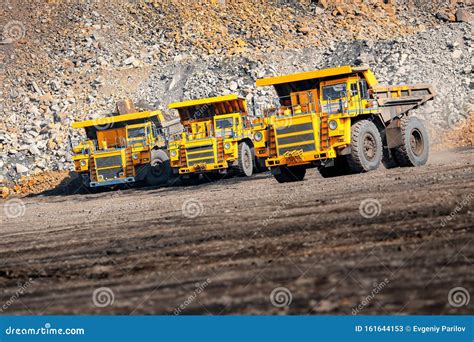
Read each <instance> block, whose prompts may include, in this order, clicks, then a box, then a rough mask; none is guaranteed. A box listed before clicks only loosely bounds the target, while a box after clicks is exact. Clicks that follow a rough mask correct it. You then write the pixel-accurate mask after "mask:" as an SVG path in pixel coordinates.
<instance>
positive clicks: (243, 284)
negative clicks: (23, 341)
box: [0, 149, 474, 314]
mask: <svg viewBox="0 0 474 342" xmlns="http://www.w3.org/2000/svg"><path fill="white" fill-rule="evenodd" d="M473 163H474V150H473V149H467V150H458V151H452V152H444V153H436V154H433V155H432V157H431V159H430V163H429V165H426V166H424V167H419V168H409V169H408V168H407V169H393V170H384V169H380V170H378V171H376V172H372V173H367V174H360V175H351V176H345V177H338V178H332V179H322V178H321V177H320V176H319V175H318V174H317V173H316V171H315V170H308V173H307V176H306V179H305V181H304V182H300V183H293V184H278V183H277V182H276V181H275V180H274V179H273V178H272V177H270V176H269V175H266V174H261V175H258V176H256V177H253V178H251V179H241V178H236V179H226V180H223V181H220V182H218V183H206V184H201V185H198V186H193V187H180V186H177V187H170V188H166V189H142V190H139V189H131V190H126V191H116V192H107V193H99V194H87V195H71V196H63V197H59V196H37V197H33V198H24V199H22V201H23V203H24V205H25V208H24V209H25V211H24V215H22V216H20V217H17V218H7V217H6V216H5V213H4V211H3V210H2V212H1V215H2V221H1V228H0V263H1V266H0V304H2V303H10V302H11V303H10V304H9V305H8V306H7V307H4V308H3V311H4V313H5V314H79V313H80V314H172V313H173V312H175V310H176V309H177V308H179V307H180V306H181V305H182V306H183V309H181V311H180V312H181V313H183V314H191V313H193V314H209V313H212V314H278V313H287V314H321V313H323V314H351V313H352V311H353V308H355V307H357V306H358V305H359V304H361V303H362V302H363V301H364V299H365V298H366V297H367V296H369V295H370V294H371V293H372V291H373V290H374V288H379V289H380V291H378V293H377V294H376V295H375V296H374V297H373V298H371V299H370V300H366V301H364V302H367V304H366V305H364V307H363V308H361V309H360V310H359V313H360V314H398V313H399V314H472V313H473V306H472V303H471V304H470V305H469V306H462V307H460V308H455V307H453V306H450V305H449V303H448V293H449V291H450V290H451V289H452V288H455V287H458V286H461V287H464V288H466V289H467V290H468V291H470V292H471V294H472V293H473V291H474V268H473V260H474V248H473V244H472V239H473V237H474V232H473V229H472V222H473V221H474V211H473V205H472V204H473V201H472V197H473V189H474V172H473V169H472V167H473ZM367 200H369V203H373V204H374V207H375V209H377V208H378V204H380V207H379V208H380V212H378V211H377V210H376V211H375V214H377V213H379V215H376V216H374V217H373V218H364V217H363V216H362V215H361V211H360V209H359V207H360V205H361V203H366V202H367ZM10 201H11V200H10ZM4 203H5V208H6V207H7V206H6V205H7V204H8V203H10V204H12V202H4ZM193 205H194V207H193ZM183 207H185V208H187V209H186V210H184V212H183ZM193 208H194V209H195V210H194V211H193ZM20 209H21V207H20ZM367 209H370V208H369V207H367ZM20 212H21V210H20ZM368 213H369V214H370V210H368ZM185 214H186V215H185ZM192 214H197V216H196V217H195V218H191V217H189V216H192ZM450 215H451V216H450ZM448 216H449V217H450V218H449V219H448V218H447V217H448ZM207 279H209V281H208V284H207V283H204V282H206V280H207ZM197 283H200V284H201V286H200V287H196V284H197ZM203 283H204V284H205V285H203ZM381 284H383V286H381ZM101 287H107V288H110V290H111V291H112V292H113V293H114V302H113V304H112V305H109V306H106V307H104V308H100V307H97V306H95V305H94V304H93V301H92V298H93V292H94V290H96V289H98V288H101ZM277 287H285V288H287V289H288V290H289V291H290V292H291V295H292V301H291V304H290V305H289V306H285V307H283V308H278V307H276V306H274V305H272V303H271V300H270V294H271V293H272V291H273V290H274V289H275V288H277ZM19 289H22V293H20V294H19V295H17V293H18V292H19ZM199 289H201V290H199ZM190 298H191V299H190ZM10 299H13V300H10ZM0 309H1V307H0Z"/></svg>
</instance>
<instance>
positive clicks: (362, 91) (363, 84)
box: [360, 80, 368, 99]
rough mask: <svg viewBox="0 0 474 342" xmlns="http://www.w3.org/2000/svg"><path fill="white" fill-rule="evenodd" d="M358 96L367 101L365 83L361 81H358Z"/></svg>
mask: <svg viewBox="0 0 474 342" xmlns="http://www.w3.org/2000/svg"><path fill="white" fill-rule="evenodd" d="M360 95H361V97H362V98H363V99H367V98H368V94H367V81H366V80H362V81H360Z"/></svg>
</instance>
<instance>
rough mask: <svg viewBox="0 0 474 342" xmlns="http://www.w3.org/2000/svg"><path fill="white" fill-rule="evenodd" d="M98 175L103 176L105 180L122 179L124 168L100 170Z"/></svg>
mask: <svg viewBox="0 0 474 342" xmlns="http://www.w3.org/2000/svg"><path fill="white" fill-rule="evenodd" d="M120 173H122V174H121V175H120ZM97 174H98V175H99V176H102V177H103V180H107V179H114V178H121V177H123V176H124V173H123V168H122V167H114V168H111V169H102V170H98V171H97ZM100 180H102V179H100Z"/></svg>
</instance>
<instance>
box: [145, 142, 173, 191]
mask: <svg viewBox="0 0 474 342" xmlns="http://www.w3.org/2000/svg"><path fill="white" fill-rule="evenodd" d="M171 172H172V171H171V165H170V158H169V157H168V154H167V153H166V152H165V151H163V150H153V151H151V162H150V167H149V168H148V172H147V175H146V177H145V180H146V182H147V184H148V185H155V186H156V185H166V184H168V182H169V180H170V178H171Z"/></svg>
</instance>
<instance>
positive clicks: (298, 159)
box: [265, 149, 337, 167]
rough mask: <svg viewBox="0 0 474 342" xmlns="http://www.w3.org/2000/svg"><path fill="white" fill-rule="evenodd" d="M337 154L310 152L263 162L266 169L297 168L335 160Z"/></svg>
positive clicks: (333, 151) (332, 152)
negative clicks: (276, 167) (277, 167)
mask: <svg viewBox="0 0 474 342" xmlns="http://www.w3.org/2000/svg"><path fill="white" fill-rule="evenodd" d="M336 156H337V154H336V151H335V150H333V149H331V150H327V151H324V152H311V153H308V152H306V153H303V154H299V155H298V154H293V155H287V156H278V157H275V158H268V159H267V160H266V161H265V165H266V166H267V167H275V166H283V165H288V166H297V165H306V164H312V163H314V162H317V161H318V162H324V161H326V160H328V159H332V158H336Z"/></svg>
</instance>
